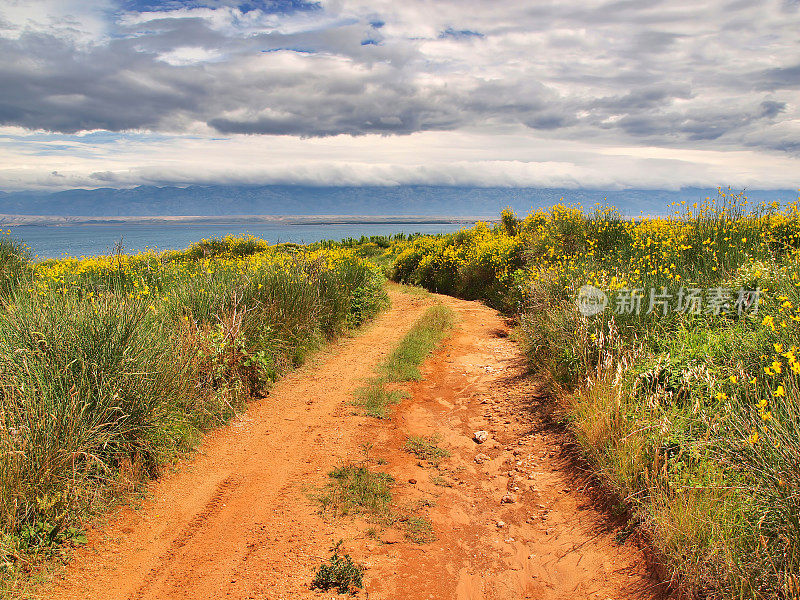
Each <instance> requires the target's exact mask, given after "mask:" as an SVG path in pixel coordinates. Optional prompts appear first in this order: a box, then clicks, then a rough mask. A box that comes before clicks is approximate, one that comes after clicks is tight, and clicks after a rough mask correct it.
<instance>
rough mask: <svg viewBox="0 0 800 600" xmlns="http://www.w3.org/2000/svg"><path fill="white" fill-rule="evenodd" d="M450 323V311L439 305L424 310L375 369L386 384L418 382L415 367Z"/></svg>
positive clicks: (451, 324) (451, 322)
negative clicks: (392, 350) (392, 382)
mask: <svg viewBox="0 0 800 600" xmlns="http://www.w3.org/2000/svg"><path fill="white" fill-rule="evenodd" d="M453 320H454V315H453V311H452V310H451V309H450V308H449V307H447V306H445V305H443V304H437V305H436V306H432V307H431V308H429V309H428V310H426V311H425V313H424V314H423V315H422V316H421V317H420V318H419V319H418V320H417V322H416V323H414V325H413V326H412V327H411V329H410V330H409V332H408V333H407V334H406V335H405V337H404V338H403V339H402V340H401V341H400V344H398V346H397V348H396V349H395V350H394V352H392V354H391V355H389V357H388V358H387V359H386V361H385V362H384V363H383V364H381V365H380V366H379V367H378V373H380V376H381V378H382V379H383V380H384V381H390V382H391V381H412V380H414V381H415V380H418V379H419V378H420V376H421V375H420V371H419V366H420V365H421V364H422V362H423V361H424V360H425V358H426V357H427V356H428V355H429V354H430V353H431V352H432V351H433V350H434V348H436V345H437V344H438V343H439V342H440V341H441V340H442V338H443V337H444V336H445V334H446V333H447V332H448V331H449V329H450V328H451V327H452V326H453Z"/></svg>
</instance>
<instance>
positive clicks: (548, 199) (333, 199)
mask: <svg viewBox="0 0 800 600" xmlns="http://www.w3.org/2000/svg"><path fill="white" fill-rule="evenodd" d="M716 193H717V191H716V188H714V189H700V188H685V189H683V190H680V191H671V190H616V191H604V190H590V189H558V188H501V187H492V188H478V187H454V186H422V185H420V186H396V187H378V186H363V187H313V186H292V185H263V186H243V185H242V186H239V185H216V186H189V187H182V188H181V187H156V186H140V187H136V188H132V189H113V188H101V189H95V190H82V189H75V190H67V191H62V192H54V193H41V192H11V193H6V192H0V214H6V215H61V216H70V215H72V216H103V217H116V216H153V215H165V216H166V215H207V216H214V215H452V216H466V215H470V216H492V217H494V216H497V214H498V213H499V212H500V210H502V209H503V207H506V206H511V207H512V208H514V209H515V210H516V211H517V212H518V213H520V214H524V213H527V212H528V211H529V210H530V209H531V208H548V207H550V206H552V205H553V204H556V203H557V202H558V201H559V199H561V198H563V199H564V201H565V202H567V203H576V204H577V203H580V204H582V205H583V206H584V208H587V207H591V206H592V205H593V204H595V203H596V202H600V203H606V201H607V203H609V204H612V205H614V206H616V207H617V208H618V209H619V210H620V212H622V213H623V214H626V215H638V214H640V213H644V214H645V215H664V214H668V213H670V212H671V209H670V208H669V204H670V203H672V202H676V201H678V202H679V201H681V200H685V201H686V202H687V203H692V202H697V201H701V200H703V199H704V198H706V197H707V196H711V197H716ZM748 196H749V197H750V198H751V199H752V200H756V201H760V200H766V201H767V202H771V201H773V200H780V201H784V202H788V201H793V200H795V199H796V196H797V194H796V192H795V191H793V190H752V191H748Z"/></svg>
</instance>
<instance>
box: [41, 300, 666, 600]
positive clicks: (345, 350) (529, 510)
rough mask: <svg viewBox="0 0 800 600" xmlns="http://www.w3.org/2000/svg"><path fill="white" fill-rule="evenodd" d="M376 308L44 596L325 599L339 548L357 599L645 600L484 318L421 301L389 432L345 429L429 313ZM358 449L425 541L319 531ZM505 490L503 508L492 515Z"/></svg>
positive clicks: (501, 332)
mask: <svg viewBox="0 0 800 600" xmlns="http://www.w3.org/2000/svg"><path fill="white" fill-rule="evenodd" d="M390 295H391V298H392V308H391V309H390V310H389V311H388V312H386V313H384V314H383V315H381V316H380V317H379V318H377V319H376V321H375V322H374V323H373V324H372V325H370V326H369V327H368V328H366V329H365V330H364V331H363V332H362V333H360V334H359V335H357V336H355V337H352V338H347V339H344V340H342V341H340V342H338V343H336V344H334V345H332V346H331V347H330V348H329V349H328V350H326V351H325V352H323V353H321V354H320V355H319V356H318V357H317V358H316V359H315V360H314V361H312V362H311V363H310V364H308V365H306V366H304V367H303V368H301V369H299V370H298V371H296V372H295V373H293V374H291V375H289V376H287V377H286V378H285V379H283V380H282V381H281V382H279V383H278V384H277V385H276V386H275V387H274V388H273V390H272V391H271V393H270V395H269V396H268V397H267V398H265V399H262V400H257V401H255V402H253V403H252V404H251V405H250V408H249V410H248V411H247V413H246V414H245V415H243V416H242V417H240V418H238V419H236V420H235V421H234V422H232V423H231V424H230V425H229V426H227V427H224V428H222V429H220V430H217V431H215V432H213V433H211V434H210V435H209V436H208V437H207V438H206V440H205V441H204V443H203V444H202V446H201V449H200V452H199V454H198V456H197V457H195V458H193V459H192V460H187V461H185V463H184V464H182V465H181V466H180V467H179V469H177V470H176V472H174V473H172V474H169V475H167V476H164V477H162V478H161V479H160V480H158V481H157V482H155V483H154V484H153V485H152V486H151V493H150V494H149V496H148V498H147V499H146V500H145V501H144V502H143V503H142V505H141V507H139V508H136V509H134V508H124V509H122V510H120V511H119V513H118V514H117V515H116V516H115V517H114V518H113V519H111V522H110V523H109V524H108V525H107V526H106V527H103V528H99V529H98V530H97V531H92V532H90V536H89V544H88V545H87V546H86V547H85V548H82V549H81V550H80V551H79V552H78V553H77V556H76V558H75V559H74V560H73V561H72V562H71V564H70V565H69V566H68V567H67V569H66V572H65V574H64V576H63V577H62V578H60V579H59V580H58V581H55V582H53V584H52V586H51V588H50V589H48V590H46V591H45V592H44V595H45V597H48V598H62V599H78V598H81V599H98V598H102V599H109V600H111V599H123V598H125V599H158V600H171V599H177V598H181V599H198V600H200V599H202V600H208V599H217V598H231V599H245V598H248V599H249V598H252V599H256V598H258V599H261V598H263V599H270V600H279V599H284V598H285V599H295V598H320V597H325V598H330V597H332V596H335V594H334V593H333V592H326V593H324V594H323V593H321V592H317V591H313V590H311V589H310V587H309V583H310V581H311V579H312V577H313V574H314V572H315V571H316V569H317V567H318V566H319V564H320V563H322V562H323V561H324V560H326V559H327V557H328V556H329V550H328V549H329V548H330V546H331V545H332V544H333V542H335V541H336V540H338V539H340V538H343V539H344V540H345V544H344V548H345V549H346V551H347V552H349V553H350V554H351V555H353V556H354V558H356V559H357V560H359V561H360V562H362V563H363V564H365V565H366V566H367V567H368V569H367V571H366V575H365V591H362V592H361V593H360V596H361V597H369V598H371V599H378V598H386V599H389V598H392V599H409V600H415V599H422V598H425V599H428V598H432V599H436V600H439V599H445V598H458V599H464V600H466V599H471V600H478V599H506V598H509V599H510V598H515V599H516V598H535V599H545V600H549V599H573V598H575V599H579V598H598V599H601V600H607V599H609V598H613V599H615V600H618V599H622V598H642V599H645V598H655V597H656V594H655V591H654V589H655V587H654V584H653V581H652V580H651V579H650V578H649V577H648V575H647V572H646V568H645V566H644V565H645V560H644V557H643V556H642V553H641V552H640V551H639V550H638V549H637V548H636V547H635V546H634V545H633V544H632V542H630V541H629V542H627V543H626V544H624V545H618V544H617V543H615V542H614V528H613V525H611V524H609V523H608V522H607V521H606V519H604V517H603V516H602V515H601V514H600V513H599V512H597V511H596V510H595V509H594V508H592V503H591V500H590V497H589V496H588V495H587V490H586V489H582V490H579V489H576V486H577V485H582V486H584V487H585V486H587V485H590V484H586V483H585V482H584V483H580V482H579V481H578V480H576V479H575V476H574V475H573V474H572V471H571V470H570V468H569V465H568V461H567V459H566V458H565V457H563V456H562V453H561V447H562V440H561V439H560V437H559V434H557V433H553V432H551V431H549V430H548V428H547V427H546V426H545V424H544V421H543V420H542V418H541V417H540V416H539V415H538V414H537V409H536V406H537V405H536V404H535V402H534V401H533V400H532V399H534V398H535V390H534V388H533V384H532V383H531V382H530V380H529V379H527V378H526V377H524V361H523V357H522V356H521V354H520V351H519V349H518V347H517V346H516V344H515V343H514V342H513V341H511V340H510V339H509V338H508V337H507V329H506V327H505V325H504V323H503V321H502V319H501V318H500V317H499V316H498V315H497V313H496V312H495V311H493V310H491V309H489V308H486V307H484V306H482V305H480V304H477V303H474V302H466V301H461V300H455V299H452V298H448V297H438V298H439V300H441V301H442V302H444V303H446V304H448V305H449V306H451V307H452V308H453V309H454V311H455V312H456V314H457V315H458V319H459V320H458V323H457V325H456V327H455V329H454V332H453V334H452V335H451V336H450V338H448V340H446V341H445V342H444V344H443V347H442V348H441V350H439V351H438V352H437V353H436V354H435V355H434V356H433V357H431V358H430V359H429V360H428V361H427V362H426V363H425V365H424V368H423V374H424V378H423V380H422V381H420V382H416V383H413V384H409V385H408V389H409V391H410V392H411V397H409V398H407V399H406V400H404V401H403V402H402V403H401V404H400V405H398V406H397V407H396V409H395V411H394V413H393V414H394V416H393V418H392V419H390V420H385V421H380V420H377V419H372V418H368V417H364V416H360V415H358V414H354V408H353V407H352V406H351V404H350V403H351V401H352V397H353V391H354V390H355V389H356V388H357V387H359V385H361V384H362V382H363V380H364V379H365V378H367V377H369V376H370V375H371V373H372V369H373V368H374V367H375V365H376V364H378V363H379V362H380V361H381V360H382V359H383V358H384V357H385V356H386V355H387V354H388V353H389V352H391V350H392V349H393V348H394V347H395V345H396V344H397V342H398V341H399V340H400V339H401V338H402V337H403V335H404V334H405V333H406V332H407V331H408V329H409V328H410V326H411V325H412V324H413V322H414V321H415V320H416V319H417V318H418V317H419V316H420V315H421V314H422V312H423V311H424V310H425V308H426V307H427V306H428V305H430V304H431V303H432V302H434V299H433V298H425V297H419V296H414V295H410V294H405V293H402V292H400V291H399V290H398V288H397V287H396V286H391V288H390ZM479 429H485V430H487V431H489V432H490V434H491V435H490V439H489V440H488V441H487V442H486V443H485V444H482V445H478V444H476V443H475V442H474V441H473V440H472V433H473V432H474V431H476V430H479ZM408 435H434V436H438V439H439V440H440V444H439V445H440V446H441V447H443V448H445V449H447V450H449V451H450V453H451V456H450V457H449V458H446V459H445V460H444V461H442V463H441V465H440V466H439V469H438V470H437V469H435V468H433V467H431V466H430V465H424V464H422V463H420V462H418V460H417V458H416V457H414V456H413V455H411V454H409V453H407V452H405V451H404V450H403V446H404V443H405V440H406V437H407V436H408ZM370 445H371V446H370ZM366 448H371V449H370V450H369V457H370V458H372V459H376V458H380V459H383V460H384V461H386V462H385V464H383V465H382V466H373V467H372V468H374V469H381V470H384V471H386V472H388V473H390V474H392V476H393V477H394V478H395V480H396V482H397V483H396V485H395V487H394V490H393V491H394V494H395V504H396V505H397V506H403V507H409V506H414V507H417V508H416V510H417V511H418V513H419V514H420V515H424V516H426V517H427V518H428V519H430V521H431V522H432V525H433V532H434V533H435V535H436V538H437V539H436V540H435V541H433V542H431V543H427V544H419V545H418V544H414V543H412V542H410V541H408V540H406V539H404V538H403V536H402V535H401V534H400V533H399V532H398V530H393V529H385V530H380V529H378V531H377V536H376V535H375V533H376V532H375V528H374V526H373V525H370V524H368V523H365V522H363V521H361V520H358V519H355V520H354V519H338V520H333V519H323V518H322V517H321V516H320V515H319V511H318V507H317V505H316V504H315V503H314V501H313V500H312V499H311V498H310V495H311V494H313V492H314V490H316V489H319V487H321V486H322V485H324V483H325V482H326V481H327V475H326V474H327V473H328V472H329V471H330V470H331V469H332V468H333V467H335V466H336V465H337V464H341V463H342V462H343V461H348V460H354V461H357V460H362V459H364V457H365V449H366ZM477 454H485V455H486V456H488V460H487V461H486V462H483V463H482V464H478V463H476V461H475V457H476V455H477ZM381 462H382V461H381ZM432 477H433V478H434V481H436V482H437V483H438V484H443V483H444V484H448V485H451V487H445V486H442V485H436V484H435V483H434V481H432V480H431V478H432ZM514 488H517V489H514ZM508 491H511V492H513V493H514V494H515V496H516V501H515V502H514V503H510V504H501V502H500V500H501V498H502V497H503V495H504V494H506V493H507V492H508ZM498 522H502V524H499V523H498ZM370 530H372V531H370ZM376 537H377V539H376Z"/></svg>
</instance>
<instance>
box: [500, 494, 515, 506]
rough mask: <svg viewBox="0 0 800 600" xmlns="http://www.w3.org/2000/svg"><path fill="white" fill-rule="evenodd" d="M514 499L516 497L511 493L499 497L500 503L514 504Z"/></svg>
mask: <svg viewBox="0 0 800 600" xmlns="http://www.w3.org/2000/svg"><path fill="white" fill-rule="evenodd" d="M516 501H517V497H516V496H515V495H514V494H511V493H508V494H505V495H504V496H503V497H502V498H500V503H501V504H514V502H516Z"/></svg>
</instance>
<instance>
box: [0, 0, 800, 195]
mask: <svg viewBox="0 0 800 600" xmlns="http://www.w3.org/2000/svg"><path fill="white" fill-rule="evenodd" d="M798 32H800V0H765V1H763V2H759V1H756V0H728V1H715V0H702V1H698V0H690V1H689V0H669V1H658V0H644V1H639V0H620V1H615V2H605V1H601V0H575V1H572V0H552V1H545V0H529V1H506V0H491V1H490V0H485V1H482V2H478V1H474V0H428V1H418V0H402V1H400V0H386V1H383V0H376V1H372V2H367V1H366V0H363V1H359V0H330V1H325V0H322V1H320V2H305V1H303V0H245V1H242V0H238V1H237V0H166V1H163V2H156V1H148V0H19V1H18V0H0V189H2V190H6V191H10V190H20V189H53V190H55V189H63V188H71V187H106V186H111V187H127V186H132V185H138V184H158V185H164V184H181V185H182V184H187V183H306V184H307V183H312V184H316V183H319V184H373V185H374V184H379V185H384V184H385V185H393V184H405V183H434V184H462V185H513V186H518V185H521V186H559V187H561V186H563V187H576V186H582V187H600V188H620V187H662V188H663V187H667V188H675V187H680V186H687V185H699V186H716V185H731V186H734V187H743V186H747V187H749V188H758V187H760V188H797V187H798V186H799V185H800V41H798V40H799V39H800V38H799V37H798Z"/></svg>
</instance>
